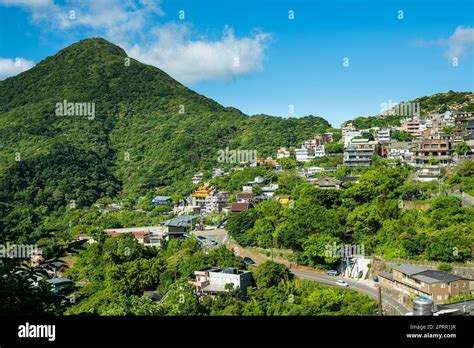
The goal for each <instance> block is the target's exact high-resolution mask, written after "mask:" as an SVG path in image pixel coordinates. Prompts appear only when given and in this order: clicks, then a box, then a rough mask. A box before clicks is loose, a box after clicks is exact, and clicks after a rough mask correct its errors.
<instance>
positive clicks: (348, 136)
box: [342, 130, 362, 147]
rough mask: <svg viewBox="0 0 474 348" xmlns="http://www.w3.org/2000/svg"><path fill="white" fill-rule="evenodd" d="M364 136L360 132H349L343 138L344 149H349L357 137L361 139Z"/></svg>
mask: <svg viewBox="0 0 474 348" xmlns="http://www.w3.org/2000/svg"><path fill="white" fill-rule="evenodd" d="M360 136H362V132H361V131H358V130H347V131H346V132H345V133H344V134H343V136H342V138H343V139H344V147H347V146H349V144H350V143H351V141H352V139H353V138H355V137H360Z"/></svg>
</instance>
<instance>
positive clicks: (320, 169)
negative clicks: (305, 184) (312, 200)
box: [304, 166, 324, 176]
mask: <svg viewBox="0 0 474 348" xmlns="http://www.w3.org/2000/svg"><path fill="white" fill-rule="evenodd" d="M322 172H324V168H323V167H316V166H313V167H307V168H304V174H305V176H313V175H314V174H316V173H322Z"/></svg>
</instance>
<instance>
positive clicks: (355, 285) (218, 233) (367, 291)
mask: <svg viewBox="0 0 474 348" xmlns="http://www.w3.org/2000/svg"><path fill="white" fill-rule="evenodd" d="M193 234H194V235H195V236H196V237H197V236H203V237H205V238H206V239H205V240H203V243H204V245H205V246H206V247H207V248H216V247H217V246H219V245H221V244H226V242H227V240H228V236H227V232H226V230H225V229H221V228H219V229H214V230H205V231H194V232H193ZM211 239H213V240H215V241H216V242H217V246H214V247H212V246H210V245H209V241H210V240H211ZM262 257H263V256H262ZM253 259H254V261H255V262H256V263H257V264H258V263H259V261H260V260H259V259H257V258H256V257H254V258H253ZM276 262H278V261H276ZM254 266H256V265H254ZM291 272H292V273H293V274H294V275H295V276H297V277H298V278H302V279H308V280H311V281H314V282H317V283H320V284H323V285H328V286H338V285H336V280H338V279H343V280H344V281H346V282H347V283H348V284H349V289H352V290H354V291H357V292H359V293H361V294H364V295H367V296H370V297H372V298H374V299H376V300H378V291H377V289H376V288H374V287H373V286H370V285H369V284H364V281H357V280H354V279H350V278H343V277H340V276H338V277H332V276H328V275H324V274H318V273H315V272H305V271H296V270H291ZM382 303H383V304H384V308H387V305H388V306H389V307H391V308H392V310H391V311H390V312H391V313H394V311H395V313H396V315H405V313H407V312H408V311H409V310H408V309H407V308H405V307H404V306H403V305H402V304H400V303H398V302H397V301H396V300H394V299H393V298H391V297H388V296H386V295H384V294H382ZM393 309H394V311H393Z"/></svg>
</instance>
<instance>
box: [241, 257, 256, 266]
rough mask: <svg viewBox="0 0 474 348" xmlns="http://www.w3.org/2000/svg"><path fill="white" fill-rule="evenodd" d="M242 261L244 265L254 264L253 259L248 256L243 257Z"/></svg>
mask: <svg viewBox="0 0 474 348" xmlns="http://www.w3.org/2000/svg"><path fill="white" fill-rule="evenodd" d="M244 263H245V264H246V265H255V261H254V260H252V259H251V258H250V257H244Z"/></svg>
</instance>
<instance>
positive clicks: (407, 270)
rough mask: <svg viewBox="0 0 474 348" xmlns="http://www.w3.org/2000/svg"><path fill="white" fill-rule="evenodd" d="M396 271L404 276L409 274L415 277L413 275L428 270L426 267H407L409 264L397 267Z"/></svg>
mask: <svg viewBox="0 0 474 348" xmlns="http://www.w3.org/2000/svg"><path fill="white" fill-rule="evenodd" d="M394 270H396V271H399V272H402V273H404V274H407V275H410V276H411V275H413V274H417V273H421V272H424V271H427V270H428V268H426V267H420V266H416V265H407V264H404V265H400V266H398V267H395V268H394Z"/></svg>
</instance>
